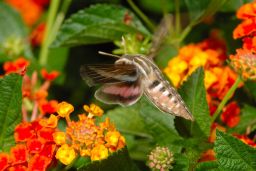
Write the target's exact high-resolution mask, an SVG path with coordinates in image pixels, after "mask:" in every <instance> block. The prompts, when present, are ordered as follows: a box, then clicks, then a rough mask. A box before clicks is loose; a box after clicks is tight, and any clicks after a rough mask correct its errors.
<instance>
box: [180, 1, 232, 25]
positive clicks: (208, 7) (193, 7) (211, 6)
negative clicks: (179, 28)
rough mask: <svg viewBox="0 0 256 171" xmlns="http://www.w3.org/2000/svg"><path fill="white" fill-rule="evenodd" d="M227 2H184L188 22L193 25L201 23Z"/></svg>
mask: <svg viewBox="0 0 256 171" xmlns="http://www.w3.org/2000/svg"><path fill="white" fill-rule="evenodd" d="M226 1H227V0H197V1H193V0H185V3H186V5H187V8H188V11H189V15H190V20H191V21H192V22H193V23H198V22H201V21H203V20H204V19H205V18H207V17H210V16H212V15H213V14H214V13H216V12H217V11H218V10H219V9H220V7H221V6H222V5H223V4H224V3H225V2H226Z"/></svg>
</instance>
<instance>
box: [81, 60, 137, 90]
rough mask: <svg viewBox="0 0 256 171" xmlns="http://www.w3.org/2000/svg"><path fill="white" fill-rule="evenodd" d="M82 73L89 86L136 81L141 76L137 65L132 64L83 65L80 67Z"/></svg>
mask: <svg viewBox="0 0 256 171" xmlns="http://www.w3.org/2000/svg"><path fill="white" fill-rule="evenodd" d="M80 74H81V77H82V78H83V79H84V80H85V81H86V83H87V84H88V85H89V86H94V85H98V84H105V83H120V82H127V81H128V82H134V81H136V80H137V79H138V77H139V76H138V71H137V68H136V66H135V65H132V64H95V65H83V66H81V68H80Z"/></svg>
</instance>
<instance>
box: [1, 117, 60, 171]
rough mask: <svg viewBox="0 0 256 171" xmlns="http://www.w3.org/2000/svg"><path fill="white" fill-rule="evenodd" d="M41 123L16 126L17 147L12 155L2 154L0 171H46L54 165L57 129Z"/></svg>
mask: <svg viewBox="0 0 256 171" xmlns="http://www.w3.org/2000/svg"><path fill="white" fill-rule="evenodd" d="M39 122H40V121H34V122H31V123H29V122H23V123H20V124H19V125H17V126H16V128H15V132H14V137H15V141H16V145H15V146H14V147H12V148H11V151H10V154H7V153H0V170H1V171H4V170H10V171H11V170H15V171H16V170H19V171H34V170H38V171H44V170H46V168H47V167H48V166H50V164H51V163H53V159H54V154H55V149H56V144H55V142H54V141H53V133H54V132H55V127H56V126H55V127H54V128H51V127H49V126H47V125H46V126H42V125H41V124H40V123H39Z"/></svg>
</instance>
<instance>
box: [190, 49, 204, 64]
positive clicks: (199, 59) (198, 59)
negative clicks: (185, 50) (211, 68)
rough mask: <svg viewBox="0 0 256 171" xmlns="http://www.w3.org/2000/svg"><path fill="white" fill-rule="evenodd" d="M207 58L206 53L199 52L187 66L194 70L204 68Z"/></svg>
mask: <svg viewBox="0 0 256 171" xmlns="http://www.w3.org/2000/svg"><path fill="white" fill-rule="evenodd" d="M207 58H208V54H207V53H206V52H203V51H201V52H198V53H197V54H195V56H193V57H192V59H191V60H190V62H189V64H190V65H192V66H194V67H196V68H197V67H200V66H205V64H206V62H207Z"/></svg>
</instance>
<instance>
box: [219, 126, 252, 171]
mask: <svg viewBox="0 0 256 171" xmlns="http://www.w3.org/2000/svg"><path fill="white" fill-rule="evenodd" d="M216 136H217V137H216V141H215V144H214V151H215V153H216V157H217V161H218V164H219V165H220V168H223V169H225V170H232V171H236V170H237V171H243V170H244V171H253V170H256V157H255V156H256V149H255V148H252V147H250V146H248V145H246V144H244V143H243V142H242V141H240V140H238V139H237V138H235V137H232V136H231V135H228V134H225V133H223V132H220V131H218V130H217V132H216Z"/></svg>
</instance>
